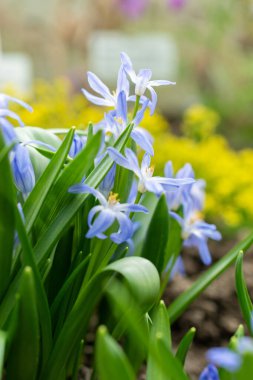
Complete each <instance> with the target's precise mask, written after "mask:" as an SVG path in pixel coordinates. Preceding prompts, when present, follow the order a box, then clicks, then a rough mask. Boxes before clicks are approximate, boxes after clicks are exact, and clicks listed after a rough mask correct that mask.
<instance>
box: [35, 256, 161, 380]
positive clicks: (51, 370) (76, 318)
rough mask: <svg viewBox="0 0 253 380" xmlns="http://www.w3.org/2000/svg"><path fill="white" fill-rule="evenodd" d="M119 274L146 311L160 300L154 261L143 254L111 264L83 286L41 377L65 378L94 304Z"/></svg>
mask: <svg viewBox="0 0 253 380" xmlns="http://www.w3.org/2000/svg"><path fill="white" fill-rule="evenodd" d="M115 275H117V276H119V278H121V279H122V281H123V283H124V284H125V286H127V288H128V289H129V290H130V292H131V293H132V295H133V297H134V299H135V300H136V302H137V304H138V305H139V306H140V308H141V310H143V312H146V311H148V310H149V309H150V308H151V307H152V306H153V304H154V303H155V302H156V299H157V296H158V293H159V285H160V280H159V275H158V273H157V270H156V268H155V267H154V265H153V264H152V263H150V262H149V261H148V260H146V259H144V258H140V257H127V258H124V259H121V260H118V261H116V262H114V263H112V264H110V265H108V266H107V267H106V268H105V269H104V270H102V271H101V272H100V273H99V274H97V275H96V276H94V277H93V278H92V279H91V281H90V282H89V283H88V285H87V286H83V287H82V288H81V290H80V292H79V295H78V298H77V300H76V302H75V304H74V306H73V308H72V310H71V312H70V313H69V315H68V317H67V319H66V321H65V323H64V326H63V328H62V330H61V332H60V334H59V336H58V337H56V342H55V345H54V348H53V351H52V353H51V355H50V358H49V360H48V363H47V366H46V369H45V371H44V372H43V374H42V376H41V379H45V378H46V379H47V380H60V379H61V378H62V374H63V371H64V366H65V365H66V363H67V361H68V359H69V357H70V355H71V353H72V352H73V350H74V349H75V347H76V346H77V345H78V344H79V343H78V342H80V340H81V339H82V337H83V336H84V334H85V331H86V329H87V326H88V322H89V319H90V316H91V314H92V312H93V309H94V307H95V306H96V304H97V302H98V301H99V299H100V298H101V296H102V293H103V290H106V288H107V287H108V286H109V284H110V281H111V279H112V278H113V277H114V276H115Z"/></svg>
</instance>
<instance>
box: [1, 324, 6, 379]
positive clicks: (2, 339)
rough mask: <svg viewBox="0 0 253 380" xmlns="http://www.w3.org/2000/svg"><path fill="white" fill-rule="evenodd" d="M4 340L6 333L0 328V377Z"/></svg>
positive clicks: (2, 365) (2, 367)
mask: <svg viewBox="0 0 253 380" xmlns="http://www.w3.org/2000/svg"><path fill="white" fill-rule="evenodd" d="M6 342H7V333H6V332H5V331H2V330H0V378H1V379H2V377H3V369H4V355H5V347H6Z"/></svg>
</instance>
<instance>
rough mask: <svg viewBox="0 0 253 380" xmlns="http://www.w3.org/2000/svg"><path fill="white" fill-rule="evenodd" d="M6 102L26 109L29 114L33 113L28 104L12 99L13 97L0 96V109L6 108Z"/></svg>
mask: <svg viewBox="0 0 253 380" xmlns="http://www.w3.org/2000/svg"><path fill="white" fill-rule="evenodd" d="M8 102H13V103H16V104H19V105H20V106H21V107H24V108H26V109H27V110H28V111H30V112H32V111H33V109H32V107H31V106H30V105H29V104H27V103H25V102H23V101H22V100H19V99H17V98H14V97H13V96H9V95H5V94H0V107H1V108H7V107H8Z"/></svg>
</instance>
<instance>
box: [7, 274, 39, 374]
mask: <svg viewBox="0 0 253 380" xmlns="http://www.w3.org/2000/svg"><path fill="white" fill-rule="evenodd" d="M39 351H40V332H39V320H38V311H37V301H36V294H35V284H34V278H33V272H32V269H31V268H30V267H26V268H25V269H24V271H23V274H22V278H21V284H20V304H19V326H18V329H17V331H16V335H15V337H14V340H13V342H12V345H11V348H10V352H9V355H8V361H7V371H6V379H7V380H13V379H15V380H27V379H29V380H33V379H36V374H37V370H38V364H39Z"/></svg>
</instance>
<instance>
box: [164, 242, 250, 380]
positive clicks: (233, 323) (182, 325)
mask: <svg viewBox="0 0 253 380" xmlns="http://www.w3.org/2000/svg"><path fill="white" fill-rule="evenodd" d="M234 245H235V242H228V243H226V242H223V243H218V244H212V245H211V251H212V254H213V255H212V256H213V258H214V261H216V260H218V259H219V258H220V257H222V256H223V255H225V254H226V253H227V252H228V251H229V249H230V248H231V247H233V246H234ZM252 253H253V250H252V249H251V252H250V251H249V252H248V253H247V254H246V255H245V258H244V273H245V278H246V281H247V285H248V288H249V292H250V294H251V295H252V296H253V255H252ZM183 257H184V262H185V266H186V272H187V275H186V276H185V277H181V276H176V277H175V279H174V280H173V281H172V282H171V283H170V284H169V286H168V288H167V290H166V293H165V301H166V304H169V303H170V302H171V301H172V300H173V299H174V298H176V297H177V296H178V295H179V294H181V293H182V292H183V291H184V290H186V289H187V288H188V287H189V286H191V285H192V284H193V283H194V281H195V280H196V278H198V276H199V274H200V272H201V271H203V269H204V270H205V268H204V267H203V265H201V262H200V260H199V258H198V256H197V254H196V252H195V251H194V252H193V251H189V250H187V251H185V252H184V254H183ZM234 272H235V271H234V266H233V267H231V268H229V269H228V270H227V271H226V272H225V273H223V274H222V275H221V277H220V278H218V279H217V280H216V281H215V282H214V283H213V284H212V285H210V286H209V288H207V289H206V290H205V292H204V293H203V294H202V295H201V296H200V297H199V298H198V299H197V300H196V301H195V302H194V303H193V304H192V305H191V306H190V307H189V308H188V309H187V310H186V311H185V312H184V314H183V315H182V316H181V317H180V318H179V319H178V320H177V321H176V323H175V324H174V325H173V326H172V336H173V341H174V343H175V346H176V345H177V344H178V343H179V342H180V339H181V338H182V336H183V335H184V334H185V333H186V332H187V330H188V329H189V328H190V327H192V326H194V327H196V329H197V333H196V336H195V339H194V342H193V345H192V347H191V349H190V352H189V355H188V357H187V361H186V370H187V372H188V373H189V375H190V376H191V378H192V379H193V380H195V379H198V377H199V374H200V373H201V371H202V369H203V368H204V367H205V365H206V360H205V353H206V351H207V349H208V348H210V347H215V346H225V345H226V344H227V343H228V340H229V338H230V337H231V335H233V333H234V332H235V330H236V329H237V327H238V325H239V324H241V323H242V322H243V319H242V316H241V312H240V308H239V305H238V302H237V296H236V291H235V276H234Z"/></svg>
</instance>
